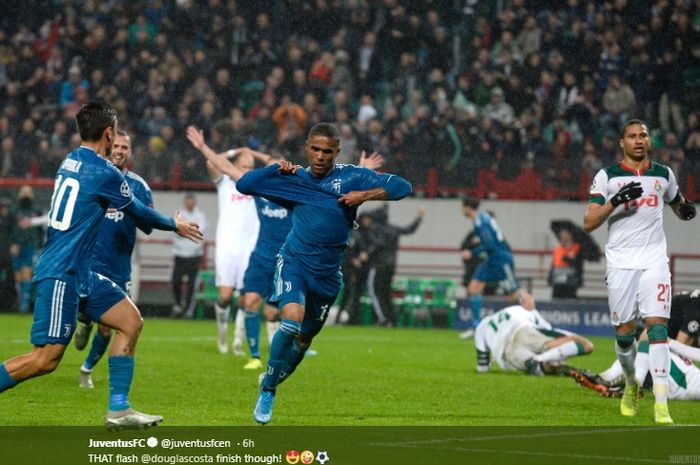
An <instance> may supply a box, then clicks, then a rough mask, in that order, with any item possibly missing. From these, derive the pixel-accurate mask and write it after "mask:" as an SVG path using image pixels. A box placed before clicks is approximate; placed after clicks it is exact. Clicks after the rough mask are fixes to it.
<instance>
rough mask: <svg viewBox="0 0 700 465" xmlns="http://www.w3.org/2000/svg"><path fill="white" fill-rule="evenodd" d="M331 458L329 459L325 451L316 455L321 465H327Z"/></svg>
mask: <svg viewBox="0 0 700 465" xmlns="http://www.w3.org/2000/svg"><path fill="white" fill-rule="evenodd" d="M330 459H331V458H330V457H328V452H326V451H325V450H322V451H319V452H318V453H317V454H316V461H317V462H318V463H320V464H321V465H326V462H328V461H329V460H330Z"/></svg>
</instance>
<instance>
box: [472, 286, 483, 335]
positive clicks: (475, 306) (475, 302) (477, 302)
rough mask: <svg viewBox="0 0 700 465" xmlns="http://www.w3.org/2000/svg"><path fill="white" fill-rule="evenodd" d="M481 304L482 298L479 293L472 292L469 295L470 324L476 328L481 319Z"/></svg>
mask: <svg viewBox="0 0 700 465" xmlns="http://www.w3.org/2000/svg"><path fill="white" fill-rule="evenodd" d="M482 305H483V298H482V297H481V294H472V295H470V296H469V307H470V309H471V311H472V326H473V327H474V328H476V327H477V326H479V322H480V321H481V307H482Z"/></svg>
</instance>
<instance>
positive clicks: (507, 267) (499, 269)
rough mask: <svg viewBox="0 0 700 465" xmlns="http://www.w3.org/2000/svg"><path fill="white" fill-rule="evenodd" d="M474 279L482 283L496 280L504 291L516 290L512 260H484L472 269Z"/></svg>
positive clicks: (516, 284)
mask: <svg viewBox="0 0 700 465" xmlns="http://www.w3.org/2000/svg"><path fill="white" fill-rule="evenodd" d="M474 279H475V280H477V281H481V282H484V283H487V282H498V283H499V284H500V287H501V289H503V290H504V291H505V292H506V293H509V294H510V293H511V292H515V291H517V290H518V287H520V286H519V284H518V279H517V278H516V277H515V267H514V266H513V261H512V260H491V259H490V260H486V261H485V262H484V263H482V264H481V265H479V266H478V267H477V268H476V271H474Z"/></svg>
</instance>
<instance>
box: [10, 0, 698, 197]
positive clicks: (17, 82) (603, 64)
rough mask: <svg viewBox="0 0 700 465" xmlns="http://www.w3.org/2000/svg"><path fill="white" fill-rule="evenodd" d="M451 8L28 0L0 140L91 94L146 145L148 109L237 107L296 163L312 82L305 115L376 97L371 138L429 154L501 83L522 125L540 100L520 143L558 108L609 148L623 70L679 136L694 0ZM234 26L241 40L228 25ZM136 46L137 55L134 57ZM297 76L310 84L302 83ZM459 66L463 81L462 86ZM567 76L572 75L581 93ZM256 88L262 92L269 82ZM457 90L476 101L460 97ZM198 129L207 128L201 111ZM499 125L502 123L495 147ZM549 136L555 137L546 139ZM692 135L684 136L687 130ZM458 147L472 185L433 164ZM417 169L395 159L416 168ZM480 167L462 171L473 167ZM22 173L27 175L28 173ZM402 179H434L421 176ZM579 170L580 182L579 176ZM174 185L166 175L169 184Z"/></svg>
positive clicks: (14, 22)
mask: <svg viewBox="0 0 700 465" xmlns="http://www.w3.org/2000/svg"><path fill="white" fill-rule="evenodd" d="M331 3H332V2H331ZM453 3H454V2H437V3H436V2H430V3H429V4H424V3H423V2H413V3H411V2H409V3H405V4H404V3H401V2H398V3H397V2H389V3H388V4H385V3H383V2H359V3H358V2H350V3H348V2H345V3H343V2H339V3H338V5H335V4H334V5H333V6H332V7H330V6H328V7H326V6H325V5H324V2H320V3H319V2H315V1H313V0H298V1H297V2H296V3H294V4H295V5H298V6H299V8H297V9H295V10H292V9H291V8H290V7H288V6H287V5H286V3H285V2H282V3H281V4H280V5H281V9H280V11H279V14H278V15H275V16H274V17H270V16H269V13H261V11H260V8H259V5H258V4H256V3H255V2H238V3H236V4H235V5H233V3H231V4H226V5H224V4H223V3H222V2H214V4H212V5H208V6H207V8H200V7H199V6H197V4H196V2H190V1H187V2H175V3H172V2H162V1H158V2H149V4H148V7H147V9H145V10H138V9H136V10H134V9H124V8H122V6H120V5H121V4H120V3H119V2H116V3H115V2H108V3H105V4H104V5H101V6H100V8H99V14H96V15H94V16H90V15H88V16H84V17H83V16H79V15H77V14H75V13H74V12H73V11H72V9H68V10H66V11H64V9H63V7H61V6H60V5H58V4H57V3H56V2H53V3H51V2H49V3H48V4H47V3H46V2H37V1H36V0H28V1H27V2H25V4H26V10H27V11H36V12H37V15H38V16H37V18H36V20H32V19H28V18H29V17H16V18H15V17H13V16H12V12H10V14H9V16H8V17H7V18H5V19H6V24H7V27H6V28H5V29H4V30H3V32H5V34H6V36H7V39H6V40H5V41H4V43H3V44H0V62H1V63H2V64H0V95H1V97H0V101H1V102H2V104H0V139H3V138H4V137H6V136H10V137H15V138H16V141H15V142H16V145H17V147H16V148H17V150H18V152H19V154H21V157H20V158H21V160H23V161H24V160H30V158H31V156H35V155H36V153H37V151H36V148H37V144H34V145H33V146H31V147H29V146H25V145H24V144H25V141H23V140H20V139H26V137H25V135H22V136H21V137H17V127H18V126H21V125H22V122H23V121H26V120H27V119H29V118H32V119H33V120H34V123H35V128H34V129H32V132H36V131H42V132H43V133H50V131H51V129H50V128H51V127H52V126H53V124H54V123H55V122H56V121H58V120H60V119H61V118H62V117H63V115H62V114H61V112H60V111H55V110H52V108H64V105H67V106H66V108H68V109H69V110H68V111H69V112H70V111H72V110H71V109H70V108H74V107H70V105H69V104H67V103H66V102H68V101H73V102H74V101H76V99H77V97H79V96H80V94H81V93H82V95H83V98H87V96H88V95H90V96H91V97H93V98H99V99H101V100H103V101H109V102H111V103H112V104H113V105H114V106H115V107H118V108H120V112H121V113H123V114H124V115H125V116H124V117H123V118H122V119H123V120H124V121H125V122H126V121H132V122H135V123H136V126H137V127H136V128H135V130H136V131H135V137H136V139H135V140H136V141H140V142H137V144H136V145H135V146H134V151H135V152H137V153H139V152H142V151H143V147H145V146H146V145H147V143H148V140H149V138H150V137H151V136H160V137H162V134H161V132H160V130H158V129H154V128H153V127H151V126H150V125H141V124H140V122H142V119H143V118H144V117H145V114H146V109H152V108H155V107H163V108H164V109H165V113H166V115H167V116H168V117H169V118H171V119H172V120H173V124H174V129H175V132H176V133H177V132H179V131H180V130H184V127H185V125H186V124H187V123H191V122H192V121H193V119H194V118H198V117H200V116H205V118H204V119H206V120H210V119H211V117H210V116H207V115H206V114H207V113H210V110H213V113H214V118H213V120H214V122H215V123H216V122H218V121H219V120H221V119H222V118H223V117H224V115H229V114H230V111H232V110H238V111H240V112H241V113H242V114H243V115H246V117H247V118H248V119H247V120H246V121H244V122H243V125H242V133H244V134H245V137H248V135H249V134H251V133H253V134H256V136H257V139H259V140H260V142H261V143H262V144H265V148H266V149H267V150H268V151H269V150H286V151H288V152H289V153H288V154H287V158H288V159H290V160H295V159H297V158H300V154H301V146H300V145H299V144H294V143H292V144H288V143H286V142H280V141H279V139H277V138H275V137H274V135H273V136H272V137H271V136H270V135H269V134H268V133H270V132H271V131H272V130H274V132H277V126H275V123H273V122H272V115H273V112H274V110H275V108H277V107H278V101H279V98H280V97H282V96H284V95H290V97H291V98H292V100H293V101H295V102H296V103H297V104H302V103H303V99H305V98H306V99H307V106H309V105H310V104H311V103H312V100H313V98H311V97H307V95H308V92H309V90H311V91H312V92H313V95H314V96H315V102H313V105H312V106H313V108H314V110H312V111H311V113H309V114H308V115H307V123H306V124H307V125H308V120H313V119H315V118H318V116H317V115H316V112H318V111H319V109H323V110H324V112H325V115H326V116H323V117H322V118H323V119H326V120H334V121H336V122H337V123H338V124H339V125H342V124H345V123H349V124H352V122H353V121H357V117H358V108H359V106H360V100H361V98H362V96H363V95H369V96H370V97H371V98H372V99H373V105H372V106H373V108H374V109H375V110H376V111H377V114H376V115H375V116H373V117H372V118H370V119H375V120H377V123H379V125H380V126H376V127H381V129H380V132H379V134H378V137H375V138H376V139H377V140H378V141H379V140H381V141H382V142H381V146H382V147H386V148H387V149H388V150H390V151H391V152H392V153H388V152H387V155H391V156H393V154H394V153H396V154H397V155H400V156H404V155H405V156H408V155H409V154H410V155H413V153H414V152H415V153H417V154H424V153H427V152H426V150H424V147H420V144H418V146H417V147H418V148H416V145H415V142H420V140H418V141H416V139H419V137H418V135H419V134H421V133H422V132H423V131H425V130H426V129H427V127H428V125H429V122H430V121H431V120H432V118H433V117H435V116H438V117H440V118H443V117H444V115H445V114H448V113H447V112H448V110H451V111H452V113H450V116H449V117H448V118H447V119H446V120H445V127H449V126H450V125H451V126H452V127H453V128H454V130H455V133H456V134H458V135H459V137H460V140H461V142H462V145H464V146H465V147H471V146H475V145H477V144H478V142H479V139H480V136H479V135H478V134H476V133H475V132H470V131H472V129H473V128H474V127H478V125H479V124H481V123H482V121H481V120H482V119H483V117H484V116H483V115H479V114H478V112H476V111H473V110H474V108H473V107H471V106H470V103H471V102H473V103H475V104H476V109H477V110H478V109H483V107H485V106H486V105H489V104H490V103H491V90H492V89H494V88H495V87H500V88H501V89H503V90H504V93H505V99H504V101H505V102H507V103H508V104H510V105H511V106H512V107H513V112H514V115H513V117H512V120H511V121H515V120H516V119H519V117H520V115H521V114H522V112H523V111H525V110H529V109H531V108H532V110H533V111H534V114H535V115H536V117H535V118H533V121H534V122H533V128H529V129H528V130H526V131H521V132H519V135H520V137H521V138H522V140H521V142H522V145H523V146H527V145H529V143H530V142H531V141H530V137H531V136H534V135H536V134H538V133H542V132H543V130H544V128H546V127H547V126H548V125H550V124H551V123H552V121H553V120H554V118H556V117H557V116H563V117H564V119H565V121H566V123H567V125H568V126H569V129H570V131H571V134H572V141H573V143H574V145H575V146H578V144H583V143H584V141H587V140H590V141H593V143H594V144H595V145H596V148H597V149H599V150H600V153H601V155H603V158H604V157H605V156H606V154H607V152H608V150H607V149H605V148H604V147H602V146H601V144H600V143H598V142H597V141H598V140H599V139H600V136H601V135H604V134H605V131H606V128H605V127H603V128H599V127H598V126H599V116H600V115H601V114H603V113H608V112H607V110H606V109H605V107H604V106H603V95H604V93H605V91H606V89H608V88H609V87H610V86H609V85H608V82H609V81H610V76H611V75H612V74H614V73H617V74H619V75H620V76H621V79H622V81H623V82H625V81H627V82H629V86H630V88H631V89H632V91H633V92H634V94H635V96H636V98H637V108H636V112H637V113H639V114H646V115H651V114H654V115H658V117H659V120H660V125H661V128H662V130H663V131H664V132H669V131H671V130H673V131H674V132H675V133H676V134H677V135H679V136H681V135H682V134H683V126H684V124H683V123H684V121H683V115H684V114H685V113H686V112H688V111H689V110H692V108H689V106H690V101H689V100H690V99H684V96H685V95H693V92H697V89H698V87H697V82H696V81H695V80H693V78H692V76H693V75H694V73H695V72H694V70H695V69H696V68H697V58H695V57H696V55H697V51H695V52H694V50H695V49H697V48H698V45H697V42H698V41H697V40H693V37H694V34H695V33H694V32H693V28H692V21H690V18H692V11H694V10H692V11H690V10H688V9H687V8H688V7H687V5H686V4H685V3H684V2H671V3H669V4H668V5H666V6H665V7H664V8H661V9H659V7H658V6H656V5H654V6H649V5H646V4H644V5H639V6H638V8H639V11H640V14H639V16H638V18H637V20H636V21H635V22H633V23H630V22H624V21H622V20H621V16H620V13H619V10H618V9H612V10H611V9H610V7H609V2H588V3H586V4H585V5H582V4H581V2H578V3H577V2H573V3H572V2H561V4H556V5H555V4H552V5H547V6H546V9H545V6H543V3H542V2H534V3H533V2H526V5H525V4H523V2H506V3H505V4H504V5H503V6H502V8H500V9H498V11H497V7H496V4H493V5H491V4H486V3H484V2H480V3H479V5H477V6H472V5H468V6H467V7H466V8H467V11H468V10H473V11H472V14H473V16H474V21H475V25H474V27H469V28H462V27H455V26H457V24H458V22H459V18H465V17H463V16H462V15H463V12H462V10H461V8H462V6H459V7H458V6H457V5H458V4H459V2H457V3H454V4H453ZM550 3H551V2H550ZM574 3H577V4H576V5H574ZM346 4H347V5H346ZM456 8H459V9H456ZM151 10H152V11H151ZM657 10H658V11H663V13H662V14H660V13H659V12H658V11H657ZM309 11H311V12H313V13H314V16H313V17H318V16H319V15H324V14H327V13H326V12H332V14H331V16H332V17H333V18H334V20H333V21H327V22H324V24H323V25H322V26H318V24H315V23H314V27H311V23H312V21H311V20H310V19H309V18H311V17H312V16H309V15H308V14H306V13H307V12H309ZM39 12H40V13H41V14H39ZM110 13H116V15H115V19H114V21H111V20H107V18H110V17H111V16H110ZM42 15H43V16H45V18H51V19H44V18H41V17H40V16H42ZM6 16H7V15H6ZM470 18H471V16H470ZM545 18H546V19H545ZM336 19H337V20H336ZM465 19H466V18H465ZM86 25H89V27H87V26H86ZM227 30H228V31H231V32H230V34H229V33H224V32H223V31H227ZM669 31H672V32H673V33H669ZM620 37H627V38H629V40H628V41H627V42H626V43H629V46H625V47H624V48H623V47H620V46H619V43H618V42H617V41H618V40H621V39H619V38H620ZM195 38H196V40H195ZM378 38H381V40H379V41H378V40H377V39H378ZM458 43H466V44H468V47H467V48H466V50H465V51H464V53H456V52H457V51H458V50H456V49H454V48H453V47H454V44H458ZM105 50H109V53H105ZM132 50H138V53H136V54H134V55H133V56H131V55H130V51H132ZM175 51H177V53H175ZM563 57H566V61H565V62H564V60H563ZM455 60H456V61H455ZM453 61H454V62H453ZM564 65H565V66H564ZM278 70H281V75H280V72H279V71H278ZM76 71H77V72H76ZM227 73H228V76H226V74H227ZM88 76H89V77H90V79H89V80H88V79H85V77H88ZM294 76H298V77H299V79H302V80H304V81H306V82H305V83H304V84H303V85H302V87H301V89H300V91H299V92H294V93H293V92H292V88H293V85H292V81H293V77H294ZM309 76H313V77H311V78H309ZM461 76H464V77H465V78H466V79H465V80H464V82H466V83H468V85H466V86H464V82H463V83H462V85H460V84H459V81H460V80H461ZM572 76H573V77H574V78H575V80H576V81H577V82H576V84H575V86H574V87H571V85H570V82H571V79H572ZM436 78H439V79H437V80H436ZM455 81H457V83H456V84H455ZM64 84H65V87H66V92H65V94H64V92H63V91H62V88H63V87H64ZM83 84H86V85H83ZM260 84H261V85H262V86H263V89H258V86H259V85H260ZM437 87H442V88H443V89H445V91H446V93H447V102H448V103H449V105H447V106H445V107H443V108H438V107H436V106H434V105H433V104H432V101H431V98H430V96H432V95H434V91H435V89H436V88H437ZM575 87H578V94H579V96H578V97H576V96H575V92H574V89H575ZM77 89H83V90H80V91H77ZM458 89H459V90H458ZM261 92H262V94H261ZM460 93H461V97H464V98H466V102H467V103H466V104H465V102H464V100H463V99H462V98H461V97H460V98H457V97H458V95H460ZM339 94H340V95H343V96H341V97H340V100H343V99H345V102H343V104H342V105H341V106H339V105H336V103H335V101H334V100H335V95H339ZM396 95H398V96H400V98H399V99H398V100H397V101H398V102H400V104H398V105H397V104H396V103H395V102H394V103H393V106H395V108H396V111H397V112H398V115H399V117H398V118H396V117H395V116H393V114H394V112H392V111H386V109H385V103H386V101H387V100H390V99H391V100H394V96H396ZM562 100H564V103H563V105H562V104H561V103H560V102H562ZM126 102H129V105H128V107H127V106H126V105H125V103H126ZM205 102H207V103H206V104H205ZM259 102H261V103H260V104H258V103H259ZM572 102H573V103H572ZM533 103H534V105H533ZM39 105H42V106H41V107H39ZM212 105H213V107H212ZM425 105H428V106H427V107H424V106H425ZM450 106H453V108H449V107H450ZM37 108H41V111H39V112H37V111H36V109H37ZM203 109H204V111H203ZM188 113H189V116H185V115H187V114H188ZM37 114H38V116H37ZM200 114H202V115H200ZM328 115H330V116H331V117H330V118H329V117H328ZM415 115H418V116H417V118H414V116H415ZM487 117H492V115H489V116H487ZM363 119H364V120H365V122H367V121H370V119H365V118H363ZM5 121H6V123H5ZM176 121H181V123H177V124H176V123H175V122H176ZM603 122H604V123H605V124H608V122H607V121H603ZM197 123H198V124H199V125H201V126H204V127H205V128H206V127H207V126H206V125H205V121H204V120H203V121H199V120H198V121H197ZM178 124H179V126H180V127H178ZM207 124H208V123H207ZM508 124H512V123H508ZM161 126H162V125H161ZM360 129H362V128H360ZM503 130H504V128H502V127H497V128H496V131H495V136H496V139H497V141H498V140H500V139H502V137H503V134H502V133H503ZM69 131H70V132H72V131H73V128H70V130H69ZM302 133H303V130H302ZM36 135H37V136H39V134H36ZM138 136H143V137H138ZM374 136H377V135H376V134H375V135H374ZM374 136H373V137H374ZM69 138H70V135H69V136H68V137H66V139H69ZM39 139H40V137H39V138H37V141H36V142H37V143H38V140H39ZM284 139H285V141H286V138H284ZM554 140H555V139H550V140H549V141H548V144H549V145H550V147H551V144H552V143H553V142H554ZM397 141H400V142H397ZM245 142H246V145H253V144H252V142H250V141H245ZM614 142H615V144H614V145H615V146H617V141H616V140H615V141H614ZM534 143H535V144H538V141H534ZM681 143H682V145H685V138H683V139H682V141H681ZM30 145H31V144H30ZM51 145H52V147H53V146H54V145H53V142H52V144H51ZM411 145H413V146H411ZM545 145H546V144H545ZM139 146H140V147H139ZM494 147H495V145H494ZM360 148H361V149H362V148H364V149H368V148H369V149H372V150H373V149H374V148H376V147H367V146H361V147H360ZM452 148H453V147H452V146H451V145H450V144H445V150H446V153H447V155H445V154H442V153H435V152H434V151H430V153H435V157H432V158H433V160H432V161H434V163H433V166H434V167H436V168H438V169H437V171H438V176H439V177H438V183H439V184H442V185H443V186H444V185H451V186H450V187H459V188H464V187H468V186H470V183H472V182H473V179H476V177H477V174H476V173H474V175H473V176H472V175H470V176H453V174H454V173H453V172H452V171H451V170H449V169H446V167H445V166H435V165H436V164H440V163H450V162H451V160H452V158H453V157H452V156H451V155H450V153H451V151H452ZM548 148H549V147H545V152H546V151H549V150H548ZM179 149H180V148H178V147H172V144H170V142H168V151H169V153H170V152H172V153H173V155H174V157H173V159H174V160H176V163H177V162H179V161H180V159H181V158H182V155H183V154H182V153H178V152H177V151H176V150H179ZM382 150H384V149H382ZM440 150H442V149H440ZM493 153H494V151H493V150H490V151H484V152H483V155H486V156H488V158H487V159H483V160H473V161H474V163H473V164H474V165H482V166H479V168H481V167H486V168H488V167H490V166H491V165H492V161H493ZM463 158H464V157H463ZM396 159H397V160H398V159H399V158H398V157H397V158H396ZM38 161H39V162H41V161H42V160H38ZM460 163H462V162H460ZM409 166H411V165H409V164H403V165H398V164H397V165H396V167H399V168H402V169H406V170H409V168H408V167H409ZM473 168H474V167H472V166H467V165H460V169H462V170H464V169H473ZM184 171H189V170H184ZM199 171H201V170H199ZM21 172H22V174H21V175H22V176H24V175H25V173H28V172H29V170H28V169H25V170H21ZM35 174H36V173H35ZM398 174H404V175H406V174H408V175H410V176H418V177H422V176H424V175H423V174H421V175H416V174H415V173H413V172H412V171H411V170H409V171H408V173H401V172H399V173H398ZM572 175H573V177H574V178H576V177H577V176H578V172H573V173H572ZM188 177H189V179H195V178H197V177H201V176H199V175H198V174H195V173H192V174H188ZM169 179H170V175H168V176H166V177H165V178H164V180H169Z"/></svg>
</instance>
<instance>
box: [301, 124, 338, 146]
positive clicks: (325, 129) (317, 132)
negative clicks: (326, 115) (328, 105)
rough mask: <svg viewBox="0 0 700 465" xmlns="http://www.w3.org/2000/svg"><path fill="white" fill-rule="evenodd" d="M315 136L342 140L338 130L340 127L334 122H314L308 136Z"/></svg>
mask: <svg viewBox="0 0 700 465" xmlns="http://www.w3.org/2000/svg"><path fill="white" fill-rule="evenodd" d="M314 136H321V137H328V138H329V139H334V140H335V141H336V142H340V131H338V127H337V126H336V125H335V124H333V123H316V124H314V125H313V127H312V128H311V130H310V131H309V136H308V138H309V139H311V138H312V137H314Z"/></svg>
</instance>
